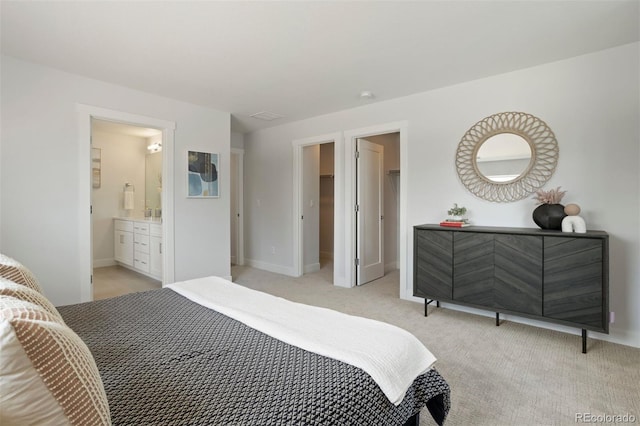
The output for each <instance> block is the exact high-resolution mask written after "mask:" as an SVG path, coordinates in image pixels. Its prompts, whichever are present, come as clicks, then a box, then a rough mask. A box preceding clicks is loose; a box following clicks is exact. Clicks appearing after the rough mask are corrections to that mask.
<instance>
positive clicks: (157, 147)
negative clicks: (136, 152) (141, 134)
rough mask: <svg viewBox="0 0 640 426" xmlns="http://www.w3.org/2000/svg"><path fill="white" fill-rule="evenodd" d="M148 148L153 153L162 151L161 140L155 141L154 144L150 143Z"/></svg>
mask: <svg viewBox="0 0 640 426" xmlns="http://www.w3.org/2000/svg"><path fill="white" fill-rule="evenodd" d="M147 149H148V150H149V151H151V153H155V152H160V151H162V143H161V142H154V143H152V144H149V145H148V146H147Z"/></svg>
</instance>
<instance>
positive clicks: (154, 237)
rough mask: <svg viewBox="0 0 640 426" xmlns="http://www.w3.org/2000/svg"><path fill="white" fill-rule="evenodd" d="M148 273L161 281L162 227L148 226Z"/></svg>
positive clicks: (156, 225)
mask: <svg viewBox="0 0 640 426" xmlns="http://www.w3.org/2000/svg"><path fill="white" fill-rule="evenodd" d="M149 273H150V274H151V276H152V277H155V278H158V279H159V280H161V279H162V225H160V224H156V223H152V224H151V225H149Z"/></svg>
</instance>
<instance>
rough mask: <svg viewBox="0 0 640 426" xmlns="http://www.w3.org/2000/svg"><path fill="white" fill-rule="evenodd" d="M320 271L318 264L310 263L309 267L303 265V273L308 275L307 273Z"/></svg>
mask: <svg viewBox="0 0 640 426" xmlns="http://www.w3.org/2000/svg"><path fill="white" fill-rule="evenodd" d="M319 270H320V262H318V263H312V264H310V265H304V273H305V274H308V273H309V272H317V271H319Z"/></svg>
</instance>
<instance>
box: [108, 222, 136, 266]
mask: <svg viewBox="0 0 640 426" xmlns="http://www.w3.org/2000/svg"><path fill="white" fill-rule="evenodd" d="M113 225H114V226H113V228H114V234H113V259H114V260H116V261H118V262H120V263H122V264H124V265H128V266H133V222H129V221H127V220H117V219H116V220H115V221H114V222H113Z"/></svg>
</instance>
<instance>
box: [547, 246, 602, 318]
mask: <svg viewBox="0 0 640 426" xmlns="http://www.w3.org/2000/svg"><path fill="white" fill-rule="evenodd" d="M544 271H545V275H544V316H545V317H548V318H553V319H558V320H563V321H569V322H574V323H576V324H584V325H590V326H593V327H599V328H603V329H604V316H605V315H604V314H605V313H604V311H603V309H604V308H603V306H604V305H603V302H604V301H603V290H602V289H603V272H602V271H603V269H602V241H601V240H599V239H589V238H566V237H545V238H544Z"/></svg>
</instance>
